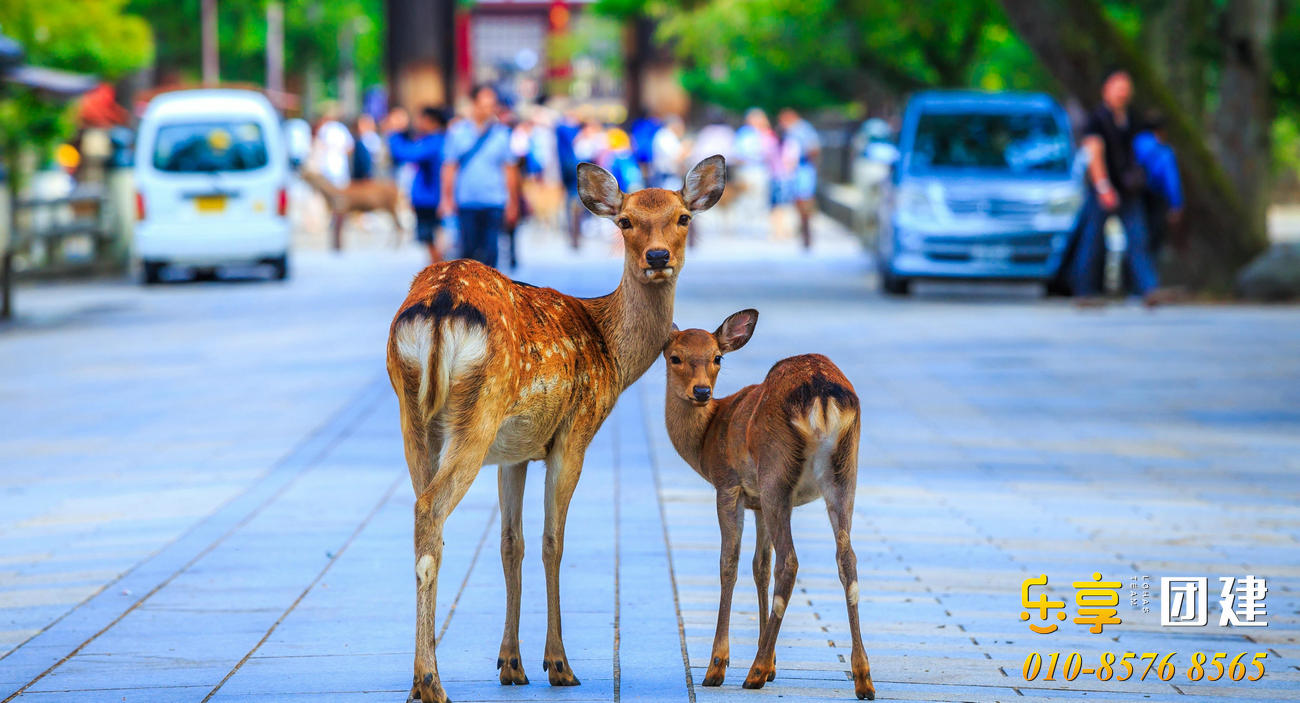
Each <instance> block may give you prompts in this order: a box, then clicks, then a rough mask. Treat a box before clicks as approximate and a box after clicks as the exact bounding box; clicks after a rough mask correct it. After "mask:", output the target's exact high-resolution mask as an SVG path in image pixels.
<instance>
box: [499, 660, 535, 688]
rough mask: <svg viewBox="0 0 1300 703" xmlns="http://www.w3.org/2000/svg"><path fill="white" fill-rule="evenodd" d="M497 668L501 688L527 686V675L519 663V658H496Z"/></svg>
mask: <svg viewBox="0 0 1300 703" xmlns="http://www.w3.org/2000/svg"><path fill="white" fill-rule="evenodd" d="M497 668H498V669H500V670H501V677H500V678H501V685H502V686H527V685H528V675H527V674H525V673H524V667H523V665H522V664H520V663H519V657H518V656H517V655H516V656H513V657H497Z"/></svg>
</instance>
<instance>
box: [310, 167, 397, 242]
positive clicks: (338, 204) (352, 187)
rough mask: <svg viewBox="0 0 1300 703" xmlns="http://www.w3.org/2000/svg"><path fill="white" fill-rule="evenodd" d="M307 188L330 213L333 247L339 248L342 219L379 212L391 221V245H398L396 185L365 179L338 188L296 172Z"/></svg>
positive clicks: (316, 175)
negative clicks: (323, 201)
mask: <svg viewBox="0 0 1300 703" xmlns="http://www.w3.org/2000/svg"><path fill="white" fill-rule="evenodd" d="M298 175H299V177H300V178H302V180H303V182H304V183H306V184H307V185H309V186H311V187H312V188H314V189H315V190H316V191H317V192H318V193H320V194H321V195H322V196H323V197H324V198H325V204H326V206H328V207H329V211H330V233H331V236H333V238H334V248H335V249H340V248H342V243H341V238H342V236H343V235H342V231H343V220H344V218H345V217H347V216H348V215H351V214H353V213H358V214H359V213H366V212H374V211H379V210H382V211H384V212H386V213H388V216H389V217H391V218H393V232H394V235H393V245H394V246H396V245H399V244H401V243H402V220H401V218H400V217H398V216H397V204H398V202H399V201H400V200H401V195H400V194H399V193H398V190H397V184H396V183H394V182H392V181H386V180H381V179H365V180H357V181H352V182H350V183H348V184H347V185H346V186H344V187H342V188H340V187H338V186H336V185H334V184H333V183H330V182H329V180H328V179H327V178H325V176H322V175H321V174H319V173H317V172H315V171H312V170H310V169H303V170H301V171H299V172H298Z"/></svg>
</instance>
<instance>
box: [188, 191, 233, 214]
mask: <svg viewBox="0 0 1300 703" xmlns="http://www.w3.org/2000/svg"><path fill="white" fill-rule="evenodd" d="M194 207H195V209H197V210H198V211H199V212H224V211H225V210H226V196H224V195H200V196H197V197H195V198H194Z"/></svg>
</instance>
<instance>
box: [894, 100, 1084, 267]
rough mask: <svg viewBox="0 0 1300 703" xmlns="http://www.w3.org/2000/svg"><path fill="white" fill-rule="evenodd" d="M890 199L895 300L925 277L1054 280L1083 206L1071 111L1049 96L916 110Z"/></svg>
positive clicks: (902, 136)
mask: <svg viewBox="0 0 1300 703" xmlns="http://www.w3.org/2000/svg"><path fill="white" fill-rule="evenodd" d="M898 151H899V156H898V160H897V161H896V162H895V163H894V165H893V172H892V174H891V178H890V183H891V187H890V188H889V189H888V190H889V192H888V193H887V195H886V196H885V197H884V198H883V201H882V208H881V212H880V223H879V224H880V236H878V237H877V238H876V254H877V262H878V265H879V267H880V274H881V281H882V285H883V287H884V289H885V290H886V291H887V292H890V293H906V292H907V290H908V287H909V284H910V282H911V281H913V280H915V279H918V278H950V279H951V278H960V279H1004V280H1006V279H1009V280H1034V281H1047V280H1049V279H1051V278H1052V277H1053V276H1054V275H1055V274H1056V272H1057V269H1059V268H1060V266H1061V263H1062V260H1063V258H1064V255H1065V251H1066V248H1067V245H1068V243H1069V238H1070V234H1071V232H1072V231H1073V229H1074V223H1075V220H1076V218H1077V217H1078V213H1079V210H1080V208H1081V206H1082V203H1083V186H1082V180H1081V179H1080V178H1079V177H1078V175H1077V174H1076V173H1075V172H1074V168H1073V166H1074V145H1073V140H1072V139H1071V135H1070V125H1069V121H1068V119H1067V118H1066V115H1065V111H1064V110H1063V109H1061V106H1060V105H1059V104H1057V102H1056V101H1055V100H1053V99H1052V98H1051V97H1050V96H1048V95H1045V94H1041V93H978V92H971V91H931V92H925V93H920V94H917V95H915V96H913V97H912V98H911V99H910V100H909V101H908V103H907V108H906V110H905V111H904V114H903V121H902V126H901V128H900V131H899V140H898Z"/></svg>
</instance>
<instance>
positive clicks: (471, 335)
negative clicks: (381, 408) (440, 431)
mask: <svg viewBox="0 0 1300 703" xmlns="http://www.w3.org/2000/svg"><path fill="white" fill-rule="evenodd" d="M450 298H451V296H450V294H449V293H446V292H445V291H443V292H440V293H439V294H438V295H437V296H435V297H434V300H433V302H431V303H429V304H424V303H417V304H415V305H412V306H410V307H408V308H406V309H405V310H403V311H402V312H401V313H400V314H399V315H398V316H397V319H395V320H394V321H393V326H392V329H391V331H390V334H389V360H390V361H389V374H390V376H392V379H393V385H394V388H395V389H396V390H397V392H398V394H399V395H400V396H402V397H403V398H404V399H407V400H410V399H413V400H414V401H415V403H414V406H415V408H418V410H419V415H421V416H423V419H425V420H426V421H427V420H432V419H433V418H434V417H436V416H437V415H438V414H439V413H440V412H442V409H443V407H444V406H445V405H446V404H447V396H448V393H449V392H450V390H451V386H452V383H453V382H454V381H455V379H456V378H458V377H459V376H461V375H463V374H464V373H465V372H466V371H468V370H469V369H471V368H474V367H476V366H478V365H479V364H481V363H482V362H483V361H484V360H485V359H486V358H487V350H488V329H487V323H486V320H485V318H484V317H483V314H482V313H481V312H480V311H479V310H478V309H477V308H475V307H474V306H473V305H471V304H469V303H465V302H462V303H460V304H453V302H452V301H451V300H450ZM394 365H396V367H397V368H396V369H395V368H394ZM412 396H414V397H413V398H412Z"/></svg>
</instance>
